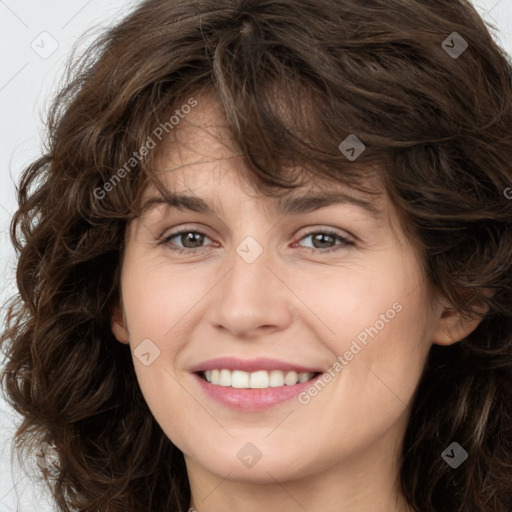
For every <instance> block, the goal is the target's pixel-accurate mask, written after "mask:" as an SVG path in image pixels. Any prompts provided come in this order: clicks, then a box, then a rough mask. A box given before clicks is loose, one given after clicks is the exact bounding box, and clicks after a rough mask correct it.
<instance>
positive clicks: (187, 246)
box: [158, 229, 355, 254]
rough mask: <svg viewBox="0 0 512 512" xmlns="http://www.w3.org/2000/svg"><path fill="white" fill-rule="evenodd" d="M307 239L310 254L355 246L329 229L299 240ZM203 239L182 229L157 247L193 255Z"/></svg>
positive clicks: (205, 237) (203, 237) (199, 231)
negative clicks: (309, 244) (310, 242)
mask: <svg viewBox="0 0 512 512" xmlns="http://www.w3.org/2000/svg"><path fill="white" fill-rule="evenodd" d="M307 238H311V241H312V244H313V247H303V248H304V249H306V250H307V251H312V252H320V253H329V252H333V251H338V250H340V249H343V248H344V247H348V246H354V245H355V243H354V242H353V241H352V240H350V239H349V238H347V237H346V236H344V235H341V234H340V233H339V232H337V231H333V230H329V229H322V230H317V231H310V232H309V233H306V234H305V235H304V236H303V237H302V238H300V240H305V239H307ZM174 239H176V240H177V241H178V242H179V243H181V244H182V245H181V246H180V245H176V243H175V242H173V240H174ZM205 239H208V240H210V238H209V237H208V235H207V234H206V233H204V232H203V231H201V230H198V229H182V230H180V231H177V232H175V233H171V234H170V235H168V236H166V237H165V238H164V239H163V240H162V241H161V242H159V243H158V245H165V246H166V247H168V248H169V249H170V250H172V251H174V252H177V253H178V254H183V253H194V252H197V249H201V248H203V247H204V245H203V243H204V241H205ZM300 240H299V241H300ZM336 241H339V242H340V243H339V244H337V245H336ZM333 244H334V246H333ZM297 245H298V242H295V244H294V245H293V247H295V246H297Z"/></svg>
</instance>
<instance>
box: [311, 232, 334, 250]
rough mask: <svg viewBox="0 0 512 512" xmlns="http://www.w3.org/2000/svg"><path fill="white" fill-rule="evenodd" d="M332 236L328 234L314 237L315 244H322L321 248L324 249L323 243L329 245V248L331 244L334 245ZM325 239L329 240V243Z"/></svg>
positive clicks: (319, 234)
mask: <svg viewBox="0 0 512 512" xmlns="http://www.w3.org/2000/svg"><path fill="white" fill-rule="evenodd" d="M332 238H333V237H332V235H328V234H325V233H318V234H317V235H316V236H314V237H313V240H314V241H315V242H317V241H318V242H320V245H321V247H320V248H323V246H322V243H323V244H327V246H329V244H330V243H332ZM325 239H327V241H325ZM315 247H316V245H315Z"/></svg>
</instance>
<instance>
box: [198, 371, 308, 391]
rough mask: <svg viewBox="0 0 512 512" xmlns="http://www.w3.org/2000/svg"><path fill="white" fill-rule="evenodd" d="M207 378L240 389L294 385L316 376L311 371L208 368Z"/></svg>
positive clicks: (216, 383) (213, 382) (219, 384)
mask: <svg viewBox="0 0 512 512" xmlns="http://www.w3.org/2000/svg"><path fill="white" fill-rule="evenodd" d="M203 375H204V376H205V378H206V380H207V381H208V382H210V383H211V384H214V385H216V386H225V387H233V388H240V389H266V388H269V387H270V388H276V387H279V386H284V385H286V386H294V385H295V384H297V383H299V382H306V381H307V380H309V379H311V378H312V377H313V376H314V373H310V372H302V373H297V372H282V371H281V370H272V371H271V372H270V374H269V372H267V371H266V370H260V371H257V372H252V373H248V372H244V371H242V370H233V371H231V370H225V369H220V370H207V371H205V372H203Z"/></svg>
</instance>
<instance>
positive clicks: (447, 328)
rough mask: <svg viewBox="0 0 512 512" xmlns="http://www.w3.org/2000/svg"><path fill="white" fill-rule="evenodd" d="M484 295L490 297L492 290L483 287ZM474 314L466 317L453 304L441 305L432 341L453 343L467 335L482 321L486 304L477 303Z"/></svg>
mask: <svg viewBox="0 0 512 512" xmlns="http://www.w3.org/2000/svg"><path fill="white" fill-rule="evenodd" d="M485 295H487V296H488V297H491V296H492V295H494V290H490V289H488V288H486V289H485ZM473 309H474V310H475V314H473V315H472V316H470V317H468V315H463V314H462V313H460V312H459V311H457V310H456V309H455V308H454V307H453V305H451V304H449V305H446V304H445V305H444V306H442V313H441V316H440V318H439V320H438V324H437V326H436V329H435V330H434V333H433V336H432V342H433V343H434V344H436V345H445V346H447V345H453V344H454V343H457V342H458V341H460V340H463V339H464V338H465V337H466V336H469V335H470V334H471V333H472V332H473V331H474V330H475V329H476V328H477V327H478V324H479V323H480V322H481V321H482V318H483V317H484V315H485V314H486V313H487V311H488V309H489V308H488V306H487V305H486V304H483V303H482V304H478V305H476V306H475V307H474V308H473Z"/></svg>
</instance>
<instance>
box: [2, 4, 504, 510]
mask: <svg viewBox="0 0 512 512" xmlns="http://www.w3.org/2000/svg"><path fill="white" fill-rule="evenodd" d="M213 1H214V0H212V2H213ZM136 3H137V1H136V0H132V1H127V0H102V1H101V2H100V0H89V1H87V0H67V1H63V0H60V1H57V0H48V1H45V2H37V1H36V0H21V1H15V0H5V1H4V0H0V119H1V122H0V141H1V145H0V270H1V272H2V275H1V277H0V301H1V303H2V304H3V302H4V300H5V299H6V298H7V297H8V296H10V295H11V294H12V293H14V292H15V287H14V269H15V259H14V250H13V249H11V247H10V243H9V240H8V236H7V232H8V224H9V221H10V217H11V215H12V213H13V212H14V211H15V209H16V202H15V187H14V183H15V182H17V180H18V177H19V175H20V172H21V171H22V169H24V168H25V167H26V166H27V165H28V164H29V163H30V162H31V161H33V160H34V159H36V158H37V157H38V156H39V155H40V152H41V144H40V141H41V135H40V134H41V132H42V130H43V129H44V112H45V111H46V108H47V106H48V102H49V100H50V99H51V97H52V95H53V94H54V92H55V91H56V90H57V88H58V85H59V83H60V81H61V79H62V76H63V71H64V69H65V67H64V63H65V62H66V58H67V56H68V55H69V53H70V50H71V46H72V45H73V44H74V43H75V42H76V41H77V39H78V38H79V37H80V36H81V35H82V34H84V33H85V32H86V31H87V30H89V29H91V28H94V30H92V31H90V32H89V33H88V35H87V36H86V37H84V39H82V43H81V44H80V47H79V48H84V47H85V46H86V45H87V43H88V42H90V41H91V40H92V38H94V36H95V34H97V33H98V30H101V28H102V27H107V26H109V25H111V24H112V23H114V22H115V21H116V20H118V19H120V18H121V17H122V16H124V15H125V14H126V13H128V12H129V11H130V10H131V9H132V8H133V7H134V6H135V5H136ZM475 5H476V6H477V9H478V10H479V12H480V13H481V14H482V16H483V18H484V19H485V20H487V21H489V22H490V23H492V24H494V25H496V26H497V27H498V29H499V32H498V33H497V34H495V37H496V39H497V41H498V42H499V43H500V44H501V46H503V47H504V48H505V49H506V50H507V51H508V52H509V53H510V54H512V0H475ZM4 283H5V284H4ZM2 315H3V311H2V312H0V320H1V321H2V322H3V316H2ZM18 421H19V418H18V417H17V415H16V414H15V413H14V411H12V410H10V409H9V408H8V407H7V405H6V404H5V403H4V402H3V400H2V399H1V397H0V512H11V511H12V512H14V511H19V512H35V511H37V512H52V511H53V508H52V507H51V505H50V504H49V503H50V502H49V500H48V495H47V493H46V492H45V491H44V489H43V488H41V487H40V486H39V485H37V484H36V482H34V481H32V480H30V479H29V478H28V477H27V476H26V475H25V474H24V473H23V472H22V471H21V469H20V467H19V464H18V462H17V460H16V458H14V459H11V437H12V433H13V427H14V425H15V423H17V422H18ZM11 462H12V463H13V464H14V467H13V468H11ZM26 462H27V464H28V465H29V466H32V467H35V468H36V469H37V465H36V462H35V458H34V461H30V460H29V461H26Z"/></svg>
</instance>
